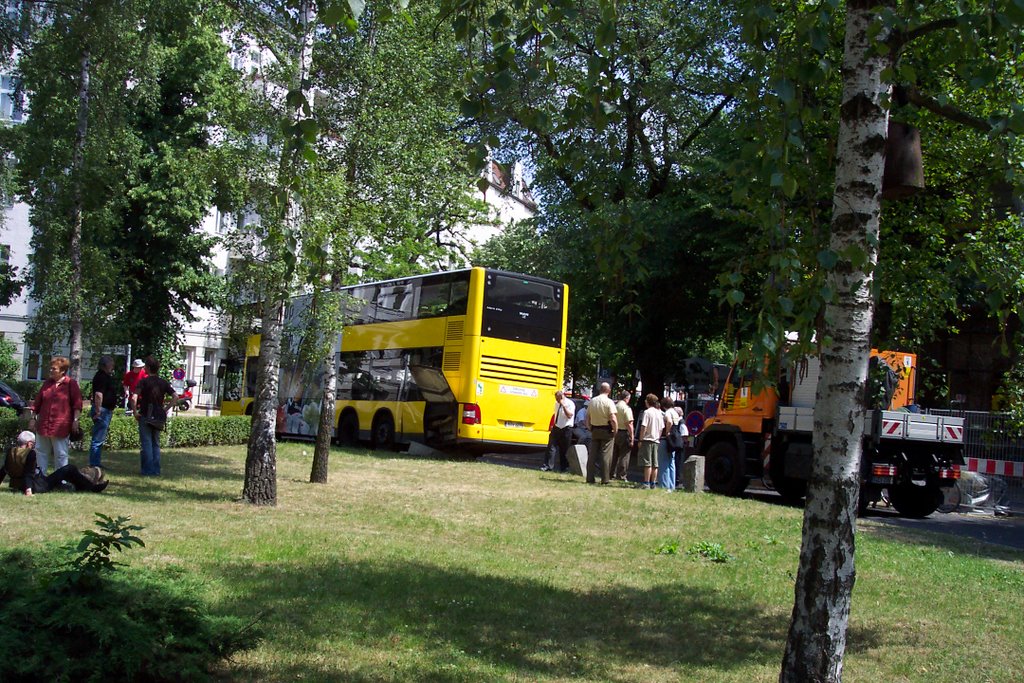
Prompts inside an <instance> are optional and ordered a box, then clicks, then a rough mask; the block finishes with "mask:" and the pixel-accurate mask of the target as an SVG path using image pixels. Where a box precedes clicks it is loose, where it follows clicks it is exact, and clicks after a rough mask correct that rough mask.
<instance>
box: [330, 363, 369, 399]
mask: <svg viewBox="0 0 1024 683" xmlns="http://www.w3.org/2000/svg"><path fill="white" fill-rule="evenodd" d="M362 356H363V354H361V353H342V354H338V386H337V390H336V394H337V395H336V396H335V398H336V400H338V401H351V400H352V399H354V398H356V396H355V391H356V390H355V378H356V373H358V372H359V369H360V367H359V366H360V364H361V361H362Z"/></svg>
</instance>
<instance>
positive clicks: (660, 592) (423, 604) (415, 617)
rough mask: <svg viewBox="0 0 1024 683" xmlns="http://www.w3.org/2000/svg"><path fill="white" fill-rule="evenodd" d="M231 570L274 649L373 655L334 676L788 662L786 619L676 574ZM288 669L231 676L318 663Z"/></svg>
mask: <svg viewBox="0 0 1024 683" xmlns="http://www.w3.org/2000/svg"><path fill="white" fill-rule="evenodd" d="M223 578H224V580H225V581H227V582H229V583H232V584H235V585H237V586H238V587H239V588H240V589H241V593H242V594H243V595H248V596H259V601H258V603H257V604H256V605H254V604H252V603H250V602H249V601H247V600H246V601H240V602H239V603H237V604H235V605H226V606H225V608H226V609H227V610H228V611H229V612H234V613H247V612H251V610H252V609H253V608H254V607H258V608H262V609H266V610H268V617H267V619H266V622H265V627H266V634H265V635H266V638H267V641H268V643H269V644H270V648H271V649H272V650H280V651H283V652H309V653H311V654H312V655H314V656H315V659H316V661H318V662H319V661H324V659H325V658H324V657H323V656H322V655H323V654H324V653H320V652H317V650H319V649H320V647H321V646H320V644H321V643H324V644H328V643H330V644H334V646H335V647H336V646H337V643H339V642H342V643H344V642H348V641H351V643H352V645H353V646H354V647H355V648H357V649H364V650H366V651H367V652H368V653H372V654H367V656H366V659H365V661H366V662H375V664H365V665H364V664H351V665H349V666H348V667H347V668H346V667H345V665H344V664H343V663H341V662H337V663H335V664H334V666H335V667H336V668H335V669H334V670H333V671H332V672H330V673H327V672H321V673H323V674H324V675H325V676H327V677H328V678H329V679H330V680H348V681H381V680H395V679H396V677H397V679H402V678H404V677H405V676H408V675H411V674H410V672H405V673H404V674H403V671H402V669H404V668H407V667H415V674H414V675H413V678H415V679H416V680H431V681H449V680H451V681H454V680H467V676H469V677H470V678H472V677H473V676H474V675H475V674H476V675H479V674H480V672H481V671H487V672H489V675H488V676H486V677H487V678H493V677H495V676H496V677H498V678H501V679H506V678H508V677H514V678H517V679H519V678H523V679H526V680H530V679H533V678H537V677H553V678H578V677H583V678H589V679H594V680H615V679H616V678H618V677H621V675H622V673H623V672H622V671H621V670H622V669H626V670H629V669H630V668H633V667H636V668H640V667H642V666H644V665H649V666H659V667H673V666H680V665H686V666H689V667H710V668H712V669H719V670H731V669H735V668H737V667H743V666H748V665H769V666H770V665H773V664H774V663H775V662H777V661H781V656H782V650H783V643H784V640H785V635H786V629H787V627H788V623H787V620H786V619H785V618H781V619H780V618H779V616H778V615H771V614H768V613H766V612H764V611H762V610H761V609H759V608H758V607H757V606H755V605H750V604H743V603H737V602H736V601H735V600H734V599H732V598H730V597H727V596H726V595H724V594H721V593H717V592H707V591H701V590H697V589H695V588H693V587H690V586H687V585H686V584H685V583H682V582H679V583H666V584H663V585H659V586H656V587H654V588H651V589H648V590H643V591H639V592H637V591H633V590H621V589H618V588H615V587H614V586H609V588H607V589H601V590H597V591H574V590H566V589H561V588H554V587H552V586H551V585H549V584H546V583H543V582H537V581H531V580H514V579H508V578H503V577H495V576H485V575H480V574H474V573H469V572H465V571H456V570H447V569H443V568H439V567H434V566H429V565H424V564H419V563H392V564H385V563H374V564H367V563H359V562H357V563H353V564H339V563H329V564H326V565H323V566H306V567H296V566H294V565H290V566H288V567H275V566H263V567H253V566H250V565H245V566H234V567H229V568H227V569H226V571H225V572H224V575H223ZM609 578H611V577H609ZM850 643H851V647H850V649H851V650H853V651H856V650H859V649H865V648H870V647H875V646H877V644H878V641H877V636H876V635H875V634H874V633H871V632H859V631H858V632H856V633H852V634H851V638H850ZM324 647H331V645H325V646H324ZM344 647H346V649H347V646H344ZM410 650H415V651H416V652H418V654H414V655H410V654H409V653H410ZM410 657H411V661H410ZM327 659H330V657H329V655H328V657H327ZM385 662H387V664H386V665H385ZM392 667H397V668H398V670H397V671H396V669H395V668H392ZM282 669H283V670H282ZM282 669H273V670H271V671H269V672H266V671H263V672H260V673H259V674H257V673H256V672H255V671H246V670H244V669H242V670H239V671H237V672H236V673H237V674H239V675H240V676H241V677H243V678H244V677H246V676H256V677H261V676H262V677H266V675H268V674H269V677H270V678H271V679H277V680H284V679H286V678H292V677H294V676H299V677H303V676H308V675H309V674H310V673H311V672H310V671H309V670H308V665H306V667H305V668H304V667H303V665H302V664H295V665H294V666H289V665H284V666H282ZM453 669H454V670H453Z"/></svg>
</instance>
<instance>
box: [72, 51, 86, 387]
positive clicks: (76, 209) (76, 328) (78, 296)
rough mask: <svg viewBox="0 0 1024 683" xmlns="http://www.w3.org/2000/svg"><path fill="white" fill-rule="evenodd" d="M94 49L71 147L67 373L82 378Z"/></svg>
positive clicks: (81, 85) (81, 63)
mask: <svg viewBox="0 0 1024 683" xmlns="http://www.w3.org/2000/svg"><path fill="white" fill-rule="evenodd" d="M90 65H91V52H90V50H89V48H88V46H86V47H84V48H82V53H81V55H80V56H79V59H78V122H77V123H76V125H75V143H74V147H73V148H72V150H71V216H70V219H71V220H70V221H69V223H70V224H71V238H70V244H69V245H68V247H69V254H68V256H69V258H70V260H71V310H70V311H69V312H68V313H69V314H70V317H71V353H70V354H69V356H70V357H69V358H68V360H69V361H70V362H71V367H70V369H69V372H68V374H69V375H71V377H73V378H74V379H75V381H76V382H81V381H82V206H83V199H82V169H83V167H84V166H85V138H86V135H87V134H88V132H89V76H90Z"/></svg>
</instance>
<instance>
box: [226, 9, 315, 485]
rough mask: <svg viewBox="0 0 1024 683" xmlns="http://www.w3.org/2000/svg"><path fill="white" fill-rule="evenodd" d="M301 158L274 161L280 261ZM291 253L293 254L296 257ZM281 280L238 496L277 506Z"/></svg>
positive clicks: (295, 211)
mask: <svg viewBox="0 0 1024 683" xmlns="http://www.w3.org/2000/svg"><path fill="white" fill-rule="evenodd" d="M313 19H314V16H313V3H312V0H303V1H302V2H301V3H300V4H299V28H300V30H301V32H302V34H301V36H300V37H299V45H298V50H297V51H296V55H295V63H294V69H293V72H292V78H293V80H292V83H291V85H292V89H293V90H301V91H302V92H303V94H304V95H306V96H307V101H310V102H311V101H312V99H311V98H309V92H308V91H309V90H310V87H309V83H308V78H309V72H310V68H311V66H312V63H313V32H312V30H311V27H312V26H313ZM302 118H303V112H302V109H301V108H298V109H296V111H295V113H294V115H293V116H292V121H293V123H297V122H298V121H299V120H301V119H302ZM299 159H300V156H299V154H298V153H297V152H296V151H295V150H294V149H292V148H290V147H289V146H288V145H285V147H284V149H282V151H281V160H280V163H279V165H278V184H279V185H280V187H281V189H282V196H284V197H285V200H284V206H282V207H281V214H280V217H281V221H282V225H281V226H280V227H275V228H272V229H275V230H282V231H283V232H284V233H285V234H284V236H283V237H284V239H282V240H281V242H282V244H281V245H274V246H272V247H271V251H272V252H273V251H278V253H277V254H276V255H277V257H278V259H279V260H280V261H281V262H282V263H289V262H292V263H294V258H293V259H288V258H286V257H285V254H284V252H283V251H280V250H284V249H290V248H295V249H298V241H297V239H296V240H294V246H293V247H292V246H289V240H288V239H287V237H288V235H292V236H295V235H298V224H299V222H300V220H301V216H300V212H299V208H298V206H297V204H296V202H295V201H294V199H293V198H292V191H291V189H290V187H291V185H292V182H291V179H292V178H293V177H294V176H295V175H297V174H298V173H299V170H300V163H301V162H300V160H299ZM294 256H295V255H293V257H294ZM282 271H283V276H282V277H281V279H280V280H278V281H275V282H270V283H267V284H268V286H267V288H266V291H267V299H266V301H265V302H264V311H263V317H262V331H261V335H262V336H261V338H260V369H259V375H258V377H257V380H256V382H257V387H256V406H255V408H254V409H253V413H252V424H251V427H250V430H249V445H248V449H247V452H246V457H245V481H244V483H243V484H242V500H244V501H245V502H247V503H252V504H253V505H277V435H276V433H275V432H276V428H277V390H278V382H279V375H280V366H281V334H282V327H283V324H284V323H283V321H284V309H285V303H286V299H287V297H288V295H289V285H290V283H291V279H292V274H293V268H292V267H290V266H287V267H285V268H283V269H280V270H278V272H282Z"/></svg>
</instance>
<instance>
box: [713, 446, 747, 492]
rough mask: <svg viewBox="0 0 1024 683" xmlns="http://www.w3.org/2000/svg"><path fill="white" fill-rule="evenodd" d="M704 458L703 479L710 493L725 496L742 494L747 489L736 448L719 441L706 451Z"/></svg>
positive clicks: (741, 462) (745, 478)
mask: <svg viewBox="0 0 1024 683" xmlns="http://www.w3.org/2000/svg"><path fill="white" fill-rule="evenodd" d="M706 457H707V462H705V465H704V467H705V469H704V477H705V480H706V481H707V484H708V488H709V489H711V491H712V492H714V493H721V494H723V495H726V496H738V495H740V494H741V493H743V491H744V490H745V489H746V488H747V477H746V476H744V473H743V461H742V460H741V459H740V454H739V451H737V450H736V446H734V445H733V444H731V443H729V442H728V441H719V442H718V443H716V444H715V445H714V446H712V447H711V448H710V449H708V454H707V456H706Z"/></svg>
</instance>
